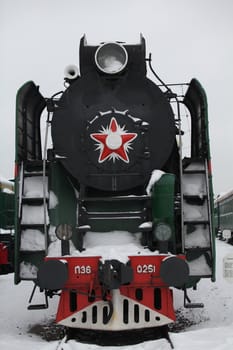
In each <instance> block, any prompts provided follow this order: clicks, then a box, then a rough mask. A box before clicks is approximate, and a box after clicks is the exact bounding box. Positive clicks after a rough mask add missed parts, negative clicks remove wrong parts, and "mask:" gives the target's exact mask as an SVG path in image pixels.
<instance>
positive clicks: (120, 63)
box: [95, 43, 128, 74]
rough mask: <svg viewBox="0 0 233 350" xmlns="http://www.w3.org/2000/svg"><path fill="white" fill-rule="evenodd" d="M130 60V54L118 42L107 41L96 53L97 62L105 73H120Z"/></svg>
mask: <svg viewBox="0 0 233 350" xmlns="http://www.w3.org/2000/svg"><path fill="white" fill-rule="evenodd" d="M127 62H128V54H127V51H126V49H125V48H124V46H122V45H120V44H118V43H105V44H103V45H101V46H99V47H98V49H97V50H96V53H95V63H96V65H97V67H98V68H99V69H100V70H101V71H102V72H104V73H107V74H117V73H120V72H121V71H122V70H123V69H124V68H125V66H126V64H127Z"/></svg>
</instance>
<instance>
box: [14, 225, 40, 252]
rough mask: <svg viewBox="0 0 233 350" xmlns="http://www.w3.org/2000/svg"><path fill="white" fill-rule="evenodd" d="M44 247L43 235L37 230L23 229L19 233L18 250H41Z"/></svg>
mask: <svg viewBox="0 0 233 350" xmlns="http://www.w3.org/2000/svg"><path fill="white" fill-rule="evenodd" d="M43 249H45V237H44V235H43V233H42V232H40V231H39V230H31V229H27V230H23V231H22V233H21V244H20V250H21V251H23V250H30V251H36V250H43Z"/></svg>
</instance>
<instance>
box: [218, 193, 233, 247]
mask: <svg viewBox="0 0 233 350" xmlns="http://www.w3.org/2000/svg"><path fill="white" fill-rule="evenodd" d="M214 212H215V215H214V216H215V228H216V235H217V237H218V238H219V239H223V240H226V241H227V242H228V243H230V244H233V190H232V191H230V192H228V193H226V194H224V195H222V196H219V197H218V198H217V200H216V201H215V206H214Z"/></svg>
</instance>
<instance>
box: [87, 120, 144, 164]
mask: <svg viewBox="0 0 233 350" xmlns="http://www.w3.org/2000/svg"><path fill="white" fill-rule="evenodd" d="M90 137H91V138H92V139H93V140H94V141H97V144H96V145H97V148H96V149H97V150H100V155H99V159H98V161H99V163H103V162H104V161H105V160H107V159H109V160H110V159H112V160H113V162H115V160H116V159H121V160H123V161H124V162H125V163H129V157H128V152H129V150H130V149H132V147H131V142H132V141H133V140H134V139H136V137H137V134H136V133H128V132H127V130H125V126H123V127H121V126H120V125H119V124H117V121H116V119H115V118H114V117H113V118H112V119H111V121H110V124H109V126H107V127H106V128H104V127H103V126H102V130H100V132H99V133H96V134H90Z"/></svg>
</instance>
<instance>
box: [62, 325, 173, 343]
mask: <svg viewBox="0 0 233 350" xmlns="http://www.w3.org/2000/svg"><path fill="white" fill-rule="evenodd" d="M161 338H165V339H167V341H168V342H169V344H170V345H171V348H172V349H173V348H174V346H173V344H172V341H171V339H170V337H169V333H168V326H167V325H165V326H160V327H152V328H142V329H134V330H127V331H98V330H86V329H80V328H68V329H67V341H68V340H70V339H75V340H77V341H80V342H82V343H89V344H96V345H100V346H123V345H133V344H139V343H142V342H144V341H148V340H156V339H161Z"/></svg>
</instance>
